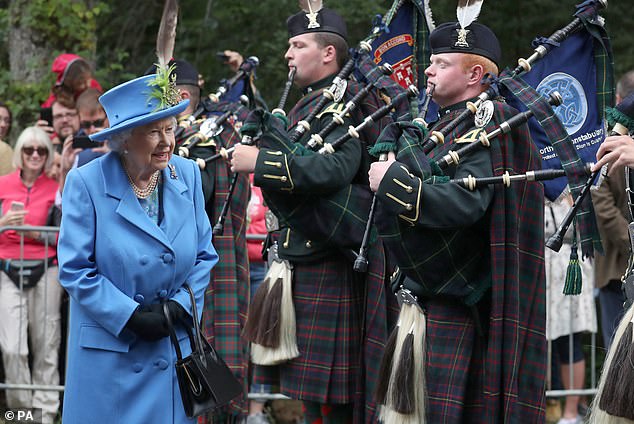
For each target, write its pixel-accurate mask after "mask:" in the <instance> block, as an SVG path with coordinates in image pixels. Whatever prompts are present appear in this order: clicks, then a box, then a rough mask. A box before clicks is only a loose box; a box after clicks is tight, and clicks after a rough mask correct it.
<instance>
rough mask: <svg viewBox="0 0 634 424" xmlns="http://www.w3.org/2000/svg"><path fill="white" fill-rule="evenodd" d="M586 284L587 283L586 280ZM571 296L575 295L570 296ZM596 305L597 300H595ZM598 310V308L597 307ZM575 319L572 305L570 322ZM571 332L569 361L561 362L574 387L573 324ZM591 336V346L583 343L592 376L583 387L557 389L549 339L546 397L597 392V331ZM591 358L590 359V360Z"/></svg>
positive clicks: (590, 394)
mask: <svg viewBox="0 0 634 424" xmlns="http://www.w3.org/2000/svg"><path fill="white" fill-rule="evenodd" d="M584 284H586V283H585V282H584ZM570 297H571V298H572V297H573V296H570ZM595 305H596V302H595ZM548 307H550V305H548ZM595 311H596V308H595ZM597 315H598V311H597V312H595V319H596V320H597V328H598V325H599V323H598V319H599V317H598V316H597ZM573 320H574V308H573V306H572V305H571V307H570V317H569V322H570V323H572V322H573ZM570 331H571V332H570V333H569V334H568V336H567V337H568V362H567V363H560V365H568V369H569V372H568V376H567V380H568V381H567V383H568V387H572V386H573V382H574V377H575V374H574V367H573V363H574V361H573V352H574V350H573V332H572V324H571V330H570ZM587 335H588V332H584V333H582V337H583V338H584V339H585V338H586V336H587ZM589 336H590V346H588V345H587V344H585V345H583V350H584V359H585V361H586V364H585V367H584V375H586V376H587V374H588V373H587V371H586V370H588V367H589V370H590V373H589V374H590V378H589V381H588V378H585V379H584V388H583V389H556V390H553V389H552V381H553V376H552V375H551V371H552V363H553V348H552V340H548V363H547V367H548V372H547V383H546V387H547V390H546V397H547V398H565V397H566V396H588V397H592V396H594V395H595V394H596V393H597V385H598V379H597V333H596V332H590V333H589ZM588 349H589V351H590V352H589V353H590V354H589V358H588V356H587V355H586V352H587V350H588ZM588 359H589V361H588ZM565 383H566V381H563V380H562V384H565ZM590 402H591V399H588V405H589V404H590Z"/></svg>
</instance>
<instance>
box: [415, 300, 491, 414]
mask: <svg viewBox="0 0 634 424" xmlns="http://www.w3.org/2000/svg"><path fill="white" fill-rule="evenodd" d="M448 299H449V298H448ZM425 311H426V313H425V315H426V318H427V339H426V347H427V356H426V363H425V364H424V366H425V367H426V375H425V377H426V384H427V422H429V423H434V424H436V423H480V422H482V419H483V416H484V376H485V372H486V366H485V365H486V364H485V362H486V361H485V358H486V354H485V351H486V343H485V341H484V339H483V337H482V336H481V335H479V334H478V332H477V331H476V326H475V323H474V316H473V312H472V311H471V310H470V309H469V308H467V307H466V306H465V305H464V304H462V303H461V302H459V301H456V300H438V299H434V301H433V302H429V304H425ZM483 324H485V325H486V323H483Z"/></svg>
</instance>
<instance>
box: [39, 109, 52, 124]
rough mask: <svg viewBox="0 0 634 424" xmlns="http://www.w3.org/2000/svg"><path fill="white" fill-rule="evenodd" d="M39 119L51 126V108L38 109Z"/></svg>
mask: <svg viewBox="0 0 634 424" xmlns="http://www.w3.org/2000/svg"><path fill="white" fill-rule="evenodd" d="M40 119H41V120H42V121H46V122H48V126H49V127H52V126H53V108H50V107H43V108H40Z"/></svg>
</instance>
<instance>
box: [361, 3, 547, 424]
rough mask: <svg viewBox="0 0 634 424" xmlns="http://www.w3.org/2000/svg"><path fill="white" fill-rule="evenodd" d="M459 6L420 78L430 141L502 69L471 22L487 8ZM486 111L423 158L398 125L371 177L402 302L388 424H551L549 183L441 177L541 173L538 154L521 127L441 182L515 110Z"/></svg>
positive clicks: (386, 373) (393, 344) (390, 351)
mask: <svg viewBox="0 0 634 424" xmlns="http://www.w3.org/2000/svg"><path fill="white" fill-rule="evenodd" d="M464 3H465V2H461V4H462V5H463V7H460V6H459V9H458V10H459V13H458V18H459V22H453V23H446V24H443V25H440V26H438V27H437V28H436V29H435V30H434V31H433V32H432V34H431V35H430V47H431V51H432V56H431V65H430V66H429V67H428V68H427V69H426V71H425V74H426V75H427V77H428V85H429V86H431V84H433V85H434V94H433V100H434V101H435V102H436V103H437V104H438V105H439V106H440V107H441V111H440V116H441V118H440V120H439V121H438V122H437V123H435V124H434V125H433V126H431V128H430V130H431V131H442V130H443V128H444V127H445V126H447V125H448V124H450V123H451V122H452V121H453V120H454V118H455V117H456V116H458V115H459V114H460V113H461V111H462V110H464V108H465V106H466V104H467V102H473V101H475V99H476V98H477V97H478V96H479V95H480V94H481V93H482V92H483V91H484V90H486V89H487V87H486V85H482V84H481V81H482V79H483V77H484V75H485V74H486V73H491V74H497V73H498V63H499V60H500V46H499V42H498V40H497V37H496V36H495V34H494V33H493V32H492V31H491V30H490V29H489V28H487V27H486V26H484V25H482V24H479V23H476V22H473V20H474V19H475V18H474V15H475V16H476V17H477V14H478V11H479V5H478V3H481V2H475V3H476V5H473V2H471V4H470V5H467V6H464ZM466 3H469V2H466ZM474 9H475V12H474V13H472V12H473V11H474ZM465 15H467V16H465ZM468 16H470V17H468ZM478 109H479V110H478V113H477V114H476V116H475V118H474V117H471V118H469V119H472V121H471V123H470V124H469V125H466V128H465V126H462V125H461V126H459V127H458V129H457V130H456V129H454V130H453V131H449V132H448V133H447V134H446V135H445V137H444V144H441V145H437V146H435V147H434V148H433V149H432V150H431V151H430V152H429V154H428V155H425V151H424V148H423V146H422V141H423V140H424V136H423V133H422V131H421V129H420V128H418V127H416V126H415V125H414V124H410V123H397V124H393V125H392V126H390V127H388V128H387V129H386V130H385V131H384V132H383V134H382V135H381V137H380V138H379V140H378V141H377V147H380V145H381V144H382V143H387V144H388V145H389V144H395V145H396V149H395V150H396V153H390V154H389V157H388V160H387V161H384V162H375V163H373V164H372V165H371V168H370V171H369V180H370V187H371V189H372V190H373V191H375V192H376V195H377V199H378V202H377V212H376V214H377V215H376V219H375V223H376V226H377V228H378V230H379V236H380V238H381V239H382V240H383V241H384V243H385V245H386V247H387V250H388V253H389V256H390V259H391V260H393V261H394V262H396V264H397V265H398V266H399V271H398V272H397V273H395V275H394V276H393V282H392V288H393V290H394V291H395V292H396V291H398V297H399V300H400V301H401V302H402V304H403V306H402V310H401V315H400V317H399V320H398V324H397V328H396V330H395V331H394V332H393V334H392V336H390V340H389V341H388V347H387V348H386V353H385V357H384V359H383V363H382V364H381V377H380V382H381V384H380V385H379V387H378V390H377V393H376V396H377V399H376V400H377V402H379V403H381V404H382V409H381V417H382V419H383V420H384V422H386V423H391V422H398V423H424V422H428V423H436V422H455V423H459V422H460V423H462V422H478V423H480V422H482V423H484V422H486V423H497V422H543V421H544V383H545V376H546V369H545V366H546V340H545V337H544V327H545V317H546V314H545V305H544V303H545V298H544V288H545V280H544V262H543V258H544V247H543V240H544V237H543V205H544V200H543V187H542V186H541V184H538V183H527V182H526V181H523V182H522V181H520V182H516V183H514V184H512V185H511V186H510V187H503V186H500V185H498V186H491V185H486V186H483V187H478V189H477V190H474V191H472V190H469V189H467V188H464V187H462V186H461V185H459V184H454V183H449V182H448V181H447V179H448V178H452V179H462V178H467V177H468V176H469V175H474V176H478V177H492V176H493V175H500V174H502V173H504V172H506V171H509V170H510V171H512V172H513V173H524V172H527V171H529V170H532V169H539V168H541V162H540V157H539V153H538V151H537V149H536V148H535V146H534V145H533V143H532V141H531V138H530V135H529V132H528V128H527V125H526V124H525V123H524V124H521V125H518V126H516V127H514V128H512V129H511V130H510V131H508V132H500V134H499V135H498V136H497V137H495V139H493V140H491V142H490V146H489V147H488V148H483V147H480V148H477V149H473V150H472V151H470V152H469V154H468V155H465V156H464V157H462V158H460V161H457V163H454V164H453V165H455V166H451V167H449V168H447V169H445V170H444V174H443V175H438V173H439V172H440V170H439V169H438V167H437V165H436V162H435V161H436V160H438V159H440V158H442V157H443V156H445V155H446V154H447V153H448V152H449V151H450V150H457V148H459V147H460V146H461V145H465V144H466V143H474V142H479V141H480V140H479V134H480V133H481V132H482V131H484V132H486V133H491V132H492V131H493V130H494V129H496V128H497V127H499V126H500V124H501V123H502V122H503V121H506V120H508V119H509V118H511V117H512V116H515V115H517V114H518V111H517V110H516V109H514V108H512V107H510V106H508V105H507V104H506V103H504V102H503V101H502V100H500V99H495V100H493V101H490V100H489V101H485V102H482V104H481V105H480V107H479V108H478ZM375 151H376V150H375ZM447 177H448V178H447Z"/></svg>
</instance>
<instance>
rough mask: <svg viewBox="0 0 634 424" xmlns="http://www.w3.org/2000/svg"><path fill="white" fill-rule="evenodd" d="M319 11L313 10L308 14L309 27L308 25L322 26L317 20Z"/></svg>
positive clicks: (309, 27)
mask: <svg viewBox="0 0 634 424" xmlns="http://www.w3.org/2000/svg"><path fill="white" fill-rule="evenodd" d="M318 13H319V12H313V11H311V12H309V13H307V14H306V17H307V18H308V27H307V28H308V29H311V28H319V27H321V25H319V22H317V14H318Z"/></svg>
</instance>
